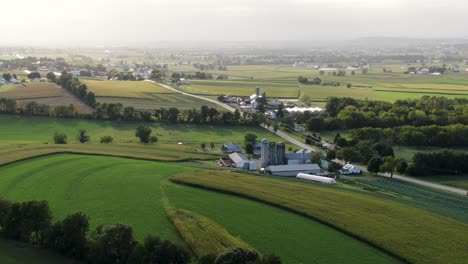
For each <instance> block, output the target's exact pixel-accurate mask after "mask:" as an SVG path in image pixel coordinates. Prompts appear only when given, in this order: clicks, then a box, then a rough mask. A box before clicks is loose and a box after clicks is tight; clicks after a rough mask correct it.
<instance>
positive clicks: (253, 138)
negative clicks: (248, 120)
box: [244, 132, 257, 145]
mask: <svg viewBox="0 0 468 264" xmlns="http://www.w3.org/2000/svg"><path fill="white" fill-rule="evenodd" d="M244 142H245V143H251V144H252V145H255V142H257V135H255V134H254V133H251V132H248V133H246V134H245V135H244Z"/></svg>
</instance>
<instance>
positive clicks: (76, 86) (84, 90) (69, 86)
mask: <svg viewBox="0 0 468 264" xmlns="http://www.w3.org/2000/svg"><path fill="white" fill-rule="evenodd" d="M47 79H49V80H50V81H53V82H55V83H56V84H58V85H60V86H62V88H64V89H66V90H68V91H69V92H71V93H72V94H74V95H75V96H76V97H78V98H79V99H81V100H82V101H83V102H84V103H85V104H87V105H89V106H91V107H93V108H94V107H95V106H96V95H95V94H94V93H93V92H90V91H88V87H87V86H86V84H84V83H81V82H80V80H79V79H78V78H76V77H74V76H73V74H71V73H68V72H66V71H63V72H62V75H60V76H59V77H58V78H57V76H55V74H54V73H53V72H49V73H48V74H47Z"/></svg>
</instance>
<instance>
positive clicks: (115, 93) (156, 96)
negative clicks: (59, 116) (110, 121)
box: [81, 79, 224, 111]
mask: <svg viewBox="0 0 468 264" xmlns="http://www.w3.org/2000/svg"><path fill="white" fill-rule="evenodd" d="M81 81H82V82H83V83H85V84H86V85H87V86H88V89H89V90H90V91H92V92H94V93H95V94H96V100H97V101H98V102H100V103H107V104H109V103H121V104H123V105H124V106H133V107H135V108H136V109H140V110H154V109H159V108H161V107H164V108H169V107H177V108H178V109H180V110H187V109H192V108H196V109H199V108H200V107H201V106H202V105H207V106H209V107H214V108H217V109H218V110H220V111H224V108H221V107H219V106H217V105H215V104H212V103H209V102H206V101H204V100H201V99H197V98H193V97H190V96H187V95H183V94H179V93H177V92H174V91H171V90H169V89H166V88H164V87H162V86H159V85H157V84H155V83H152V82H145V81H103V80H89V79H83V80H81Z"/></svg>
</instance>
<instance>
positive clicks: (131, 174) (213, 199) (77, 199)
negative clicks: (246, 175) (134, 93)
mask: <svg viewBox="0 0 468 264" xmlns="http://www.w3.org/2000/svg"><path fill="white" fill-rule="evenodd" d="M193 170H195V169H194V168H191V167H186V166H182V165H180V164H176V163H173V164H169V163H160V162H150V161H140V160H130V159H122V158H114V157H101V156H83V155H70V154H67V155H53V156H48V157H41V158H35V159H31V160H27V161H20V162H16V163H13V164H9V165H6V166H3V167H0V193H1V194H2V198H6V199H10V200H14V201H27V200H33V199H38V200H42V199H44V200H47V201H49V204H50V206H51V209H52V212H53V214H54V220H57V219H61V218H63V217H64V216H65V215H67V214H69V213H72V212H76V211H82V212H84V213H86V214H88V215H89V216H90V218H91V228H94V227H95V226H96V225H97V224H114V223H127V224H131V225H132V226H133V227H134V231H135V235H136V237H137V239H142V238H143V237H144V236H145V235H147V234H155V235H159V236H161V237H162V238H164V239H170V240H172V241H175V242H176V243H182V241H181V239H180V238H179V236H178V235H177V230H176V229H175V227H174V226H173V225H172V224H171V222H170V221H169V220H168V218H167V217H166V213H165V211H164V208H165V207H166V206H167V204H170V206H171V207H172V208H180V209H182V208H184V209H187V207H189V208H188V209H190V208H191V207H194V209H195V210H190V211H192V212H195V213H196V214H198V216H197V221H201V222H202V223H203V224H204V226H203V227H204V228H209V230H212V231H214V232H216V233H217V234H218V236H216V238H217V239H222V241H223V242H222V243H226V241H225V240H224V239H229V241H231V242H230V243H234V242H233V238H232V237H231V238H227V237H226V236H227V235H226V232H229V233H230V234H232V235H233V236H234V237H235V238H237V239H241V240H244V241H246V242H247V243H249V244H251V245H252V246H253V247H254V248H255V249H257V250H259V251H260V252H261V253H275V254H277V255H280V256H281V257H282V258H283V260H284V262H283V263H290V264H295V263H310V261H311V260H313V262H315V263H330V262H334V263H340V262H341V263H343V262H347V263H393V262H395V261H394V260H393V259H392V258H390V257H389V256H387V255H385V254H384V253H382V252H379V251H377V250H375V249H374V248H371V247H369V246H367V245H365V244H363V243H361V242H359V241H357V240H355V239H353V238H350V237H348V236H346V235H344V234H342V233H339V232H337V231H335V230H333V229H331V228H329V227H326V226H324V225H322V224H319V223H317V222H314V221H311V220H310V219H307V218H304V217H301V216H298V215H295V214H291V213H289V212H287V211H285V210H281V209H278V208H275V207H272V206H268V205H265V204H262V203H258V202H254V201H251V200H247V199H242V198H238V197H235V196H230V195H225V194H221V193H216V192H210V191H205V190H200V189H197V188H191V187H186V186H179V185H174V184H172V183H171V182H169V181H167V180H166V179H167V178H168V177H169V176H170V175H174V174H177V173H180V172H189V171H193ZM197 208H203V209H204V210H205V211H203V212H200V210H198V209H197ZM199 215H203V216H205V217H201V216H199ZM206 217H209V218H210V219H212V220H208V219H207V218H206ZM213 221H216V223H218V224H220V225H222V227H224V228H225V229H226V230H227V231H225V230H223V229H222V227H221V226H219V225H216V224H214V222H213ZM189 223H194V224H195V223H196V222H195V221H194V222H187V221H184V222H183V224H184V226H185V227H187V226H188V227H194V226H192V225H187V224H189ZM191 230H193V229H191ZM193 232H197V234H200V233H199V232H203V230H200V229H197V230H195V231H193ZM209 232H210V233H211V231H209ZM211 241H212V242H213V243H217V242H216V241H213V240H211ZM218 241H219V240H218ZM238 241H239V240H237V242H236V245H238V243H241V242H238ZM215 245H217V244H215ZM215 245H212V246H213V248H214V249H216V248H217V247H216V246H215ZM330 245H333V246H330ZM209 247H210V245H209V244H208V245H207V246H206V248H207V250H210V251H211V249H209Z"/></svg>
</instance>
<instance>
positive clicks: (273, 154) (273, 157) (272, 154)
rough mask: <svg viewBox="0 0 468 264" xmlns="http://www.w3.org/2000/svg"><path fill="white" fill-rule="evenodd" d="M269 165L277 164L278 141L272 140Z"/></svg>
mask: <svg viewBox="0 0 468 264" xmlns="http://www.w3.org/2000/svg"><path fill="white" fill-rule="evenodd" d="M268 157H269V158H268V161H269V164H268V165H276V164H277V163H276V143H275V142H270V149H269V152H268Z"/></svg>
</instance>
